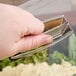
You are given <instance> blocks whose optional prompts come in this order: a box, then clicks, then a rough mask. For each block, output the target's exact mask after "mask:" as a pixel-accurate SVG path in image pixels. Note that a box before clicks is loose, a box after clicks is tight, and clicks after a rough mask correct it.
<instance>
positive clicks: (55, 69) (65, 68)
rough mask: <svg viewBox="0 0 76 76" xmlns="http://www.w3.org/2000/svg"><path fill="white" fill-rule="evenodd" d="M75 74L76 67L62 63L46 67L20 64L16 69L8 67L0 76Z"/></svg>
mask: <svg viewBox="0 0 76 76" xmlns="http://www.w3.org/2000/svg"><path fill="white" fill-rule="evenodd" d="M74 74H76V66H72V65H71V64H70V63H68V62H65V61H62V63H61V64H52V65H48V64H47V63H46V62H44V63H40V64H35V65H34V64H27V65H26V64H20V65H18V66H16V67H11V66H8V67H6V68H4V69H3V70H2V71H0V76H73V75H74Z"/></svg>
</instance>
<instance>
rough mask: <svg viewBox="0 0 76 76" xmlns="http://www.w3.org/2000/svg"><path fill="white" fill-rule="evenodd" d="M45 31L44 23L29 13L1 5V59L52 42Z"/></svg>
mask: <svg viewBox="0 0 76 76" xmlns="http://www.w3.org/2000/svg"><path fill="white" fill-rule="evenodd" d="M43 30H44V25H43V23H42V22H41V21H40V20H38V19H37V18H35V17H34V16H33V15H32V14H30V13H29V12H27V11H25V10H23V9H21V8H19V7H15V6H11V5H6V4H0V59H3V58H6V57H10V56H12V55H14V54H16V53H18V52H23V51H26V50H31V49H32V48H36V47H39V46H41V45H43V44H47V43H50V42H52V41H53V38H52V37H51V36H49V35H45V34H43V33H42V32H43Z"/></svg>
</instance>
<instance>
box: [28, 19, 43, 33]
mask: <svg viewBox="0 0 76 76" xmlns="http://www.w3.org/2000/svg"><path fill="white" fill-rule="evenodd" d="M28 30H29V32H30V34H41V33H42V32H43V31H44V24H43V23H42V22H41V21H40V20H39V19H37V18H32V19H31V21H30V26H29V29H28Z"/></svg>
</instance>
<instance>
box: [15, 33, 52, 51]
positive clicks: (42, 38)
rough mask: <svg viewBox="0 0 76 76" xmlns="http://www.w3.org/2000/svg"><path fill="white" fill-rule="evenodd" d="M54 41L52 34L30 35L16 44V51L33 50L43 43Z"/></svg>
mask: <svg viewBox="0 0 76 76" xmlns="http://www.w3.org/2000/svg"><path fill="white" fill-rule="evenodd" d="M52 41H53V38H52V36H50V35H45V34H39V35H35V36H28V37H25V38H22V39H21V40H20V41H19V42H17V43H16V44H15V49H16V52H23V51H26V50H31V49H34V48H37V47H39V46H41V45H44V44H47V43H51V42H52Z"/></svg>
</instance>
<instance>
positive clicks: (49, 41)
mask: <svg viewBox="0 0 76 76" xmlns="http://www.w3.org/2000/svg"><path fill="white" fill-rule="evenodd" d="M43 41H44V42H45V43H52V42H53V37H52V36H50V35H45V36H44V38H43Z"/></svg>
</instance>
